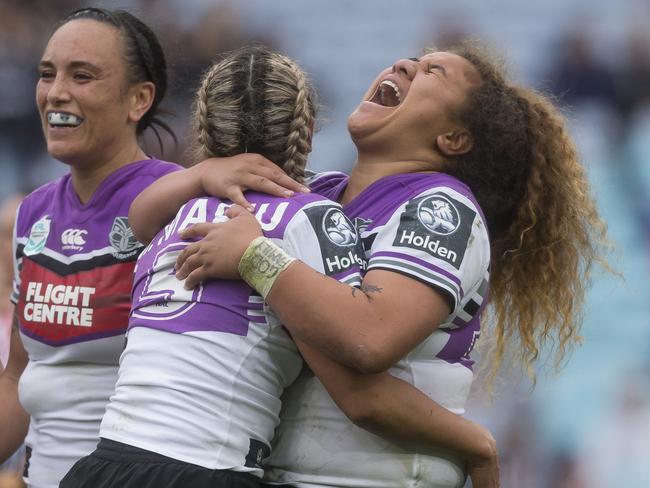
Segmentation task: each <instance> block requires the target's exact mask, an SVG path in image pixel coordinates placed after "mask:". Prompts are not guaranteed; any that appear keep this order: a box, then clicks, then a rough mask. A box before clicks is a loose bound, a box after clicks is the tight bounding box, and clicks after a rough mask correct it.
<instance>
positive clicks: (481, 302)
mask: <svg viewBox="0 0 650 488" xmlns="http://www.w3.org/2000/svg"><path fill="white" fill-rule="evenodd" d="M347 180H348V177H347V176H346V175H345V174H343V173H338V172H328V173H324V174H321V175H319V176H316V177H315V178H313V179H312V180H311V181H310V187H311V189H312V191H315V192H317V193H320V194H322V195H324V196H327V197H328V198H331V199H332V200H337V199H338V198H339V196H340V195H341V194H342V192H343V191H344V190H345V187H346V185H347ZM343 209H344V211H345V213H346V215H347V216H348V218H350V219H351V220H352V221H353V222H354V224H355V226H356V228H357V230H358V231H359V234H360V236H361V238H362V242H363V246H364V249H365V254H366V257H367V259H368V270H372V269H384V270H390V271H394V272H396V273H400V274H403V275H406V276H409V277H411V278H413V279H415V280H418V281H420V282H422V283H425V284H427V285H429V286H432V287H434V288H436V289H437V290H438V291H440V292H441V293H443V294H444V295H445V296H447V297H448V298H449V299H450V303H452V304H453V310H452V313H451V314H450V315H449V316H448V317H447V319H446V320H445V321H444V323H442V324H441V325H440V327H439V328H438V329H437V330H436V331H435V332H433V333H432V334H431V335H430V336H429V337H428V338H427V339H426V340H424V341H423V342H422V343H421V344H419V345H418V346H417V347H416V348H415V349H414V350H413V351H411V352H410V353H409V354H408V355H407V356H406V357H404V358H403V359H402V360H400V361H399V362H398V363H397V364H396V365H395V366H394V367H392V368H391V369H390V373H391V374H392V375H394V376H396V377H398V378H401V379H403V380H405V381H408V382H409V383H411V384H413V385H414V386H416V387H417V388H418V389H419V390H421V391H422V392H424V393H425V394H427V395H428V396H429V397H431V398H432V399H433V400H435V401H436V402H438V403H439V404H441V405H442V406H444V407H446V408H447V409H449V410H451V411H453V412H455V413H457V414H462V413H464V408H465V403H466V400H467V396H468V394H469V389H470V386H471V383H472V364H473V362H472V360H471V357H470V353H471V351H472V349H473V347H474V344H475V342H476V340H477V339H478V336H479V330H480V323H479V316H480V313H481V311H482V309H483V308H484V306H485V303H486V299H487V292H488V279H489V274H488V269H489V263H490V244H489V238H488V232H487V229H486V226H485V219H484V218H483V216H482V214H481V211H480V209H479V207H478V204H477V203H476V201H475V199H474V196H473V195H472V194H471V192H470V190H469V189H468V188H467V187H466V186H465V185H464V184H462V183H461V182H459V181H458V180H456V179H455V178H452V177H450V176H448V175H445V174H441V173H429V174H422V173H418V174H404V175H395V176H388V177H385V178H382V179H381V180H379V181H376V182H375V183H374V184H372V185H370V186H369V187H367V188H366V189H365V190H364V191H363V192H361V193H360V194H359V195H358V196H357V197H356V198H355V199H354V200H352V201H351V202H349V203H348V204H347V205H345V206H344V207H343ZM315 432H317V433H318V435H314V433H315ZM266 476H267V478H268V480H269V481H272V482H277V483H290V484H291V485H294V486H299V487H316V486H340V487H357V488H359V487H367V488H370V487H372V488H383V487H386V488H388V487H390V488H396V487H403V486H411V485H413V486H423V487H424V486H427V487H436V488H458V487H461V486H463V484H464V482H465V475H464V473H463V464H462V462H460V460H457V459H455V458H454V457H453V456H452V455H451V454H450V453H444V454H443V455H441V456H440V457H433V456H423V455H419V454H415V453H412V452H408V451H405V450H403V449H401V448H399V447H398V446H396V445H394V444H392V443H390V442H388V441H386V440H384V439H381V438H379V437H377V436H375V435H373V434H370V433H369V432H367V431H365V430H362V429H360V428H358V427H356V426H355V425H354V424H352V423H351V422H350V420H349V419H347V418H346V417H345V415H344V414H343V413H342V412H341V411H340V410H339V409H338V407H337V406H336V404H335V403H334V402H333V401H332V399H331V398H330V397H329V395H328V393H327V391H326V390H325V388H324V387H323V386H322V384H321V383H320V382H319V381H318V379H317V378H315V377H314V376H313V374H312V373H311V372H310V371H308V370H307V368H305V370H304V371H303V372H302V373H301V374H300V376H299V377H298V379H297V380H296V382H295V383H294V384H293V385H292V386H291V388H289V389H288V390H287V393H286V394H285V397H284V405H283V410H282V416H281V424H280V428H279V431H278V435H277V437H276V440H275V442H274V452H273V455H272V457H271V459H270V460H269V467H268V470H267V475H266Z"/></svg>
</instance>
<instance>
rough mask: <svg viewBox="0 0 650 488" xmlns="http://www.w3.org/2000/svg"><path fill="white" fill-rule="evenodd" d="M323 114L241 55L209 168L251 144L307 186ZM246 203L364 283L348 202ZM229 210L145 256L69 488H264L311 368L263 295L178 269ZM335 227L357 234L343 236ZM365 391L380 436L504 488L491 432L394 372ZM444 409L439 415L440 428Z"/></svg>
mask: <svg viewBox="0 0 650 488" xmlns="http://www.w3.org/2000/svg"><path fill="white" fill-rule="evenodd" d="M314 110H315V102H314V96H313V92H312V91H311V88H310V86H309V84H308V82H307V80H306V78H305V75H304V73H303V72H302V71H301V70H300V69H299V68H298V67H297V66H296V65H295V63H293V62H292V61H291V60H289V59H288V58H286V57H284V56H282V55H279V54H277V53H273V52H270V51H268V50H267V49H265V48H263V47H261V46H253V47H246V48H242V49H240V50H238V51H235V52H233V53H231V54H229V55H227V56H226V57H225V58H224V59H222V60H221V61H219V62H218V63H216V64H215V65H214V66H213V67H212V68H211V69H210V70H209V71H208V72H207V73H206V75H205V76H204V79H203V82H202V85H201V87H200V89H199V91H198V94H197V99H196V109H195V121H196V133H197V144H196V146H197V148H196V150H197V158H199V159H201V158H206V157H208V156H215V155H219V156H226V157H227V156H229V155H230V154H237V153H238V152H241V151H242V150H243V149H244V148H250V149H252V150H255V151H258V152H259V153H260V154H264V155H265V156H266V157H268V158H269V159H271V160H272V161H274V162H276V164H278V165H279V166H281V167H282V169H283V170H285V171H287V172H288V174H290V175H291V176H292V177H293V178H296V179H300V178H302V174H303V172H304V166H305V163H306V157H307V154H308V152H309V149H310V139H311V127H313V120H314ZM269 134H271V135H272V137H269ZM191 174H192V173H191V169H190V170H187V171H186V175H191ZM178 175H181V173H178ZM170 176H171V175H170ZM184 179H191V177H185V178H184ZM162 184H166V183H165V182H162ZM246 198H247V199H248V200H249V201H250V202H252V205H253V208H254V210H253V211H254V213H255V215H256V218H257V219H258V220H259V221H260V223H261V225H262V228H263V229H264V234H265V235H266V236H267V237H268V238H269V239H272V240H273V241H274V242H276V243H277V244H278V245H279V246H280V247H281V248H283V249H285V250H286V252H291V253H292V254H294V255H297V256H300V259H301V260H302V261H303V262H305V263H307V264H309V265H310V266H312V267H313V268H314V269H316V270H318V271H319V272H321V273H323V274H325V275H328V276H332V277H333V278H335V279H337V280H338V281H341V282H342V283H345V284H346V286H358V284H359V283H360V271H361V268H362V267H363V266H364V265H365V263H364V261H363V258H362V256H361V254H362V249H361V247H360V241H359V239H358V236H357V234H356V231H355V230H354V226H353V225H352V223H351V222H350V221H349V220H348V219H347V218H346V217H345V216H344V214H343V213H342V212H341V209H340V206H339V205H338V204H334V203H332V202H330V201H328V200H326V199H324V198H323V197H321V196H318V195H315V194H311V195H309V194H300V195H298V196H296V197H294V198H273V197H269V196H267V195H263V194H259V193H252V192H249V193H247V194H246ZM230 206H231V203H230V202H228V201H224V200H221V199H218V198H196V199H193V200H190V201H189V202H186V203H184V204H183V205H182V207H181V209H180V211H178V213H177V214H176V217H175V218H174V220H173V221H172V222H171V223H169V224H168V225H167V226H166V227H165V228H164V229H163V230H162V231H161V232H159V233H158V234H157V235H156V236H155V237H154V238H153V240H152V241H151V244H150V245H149V246H148V247H147V249H146V250H145V251H144V252H143V253H142V255H141V257H140V259H139V261H138V265H137V268H136V275H135V280H134V292H133V308H132V312H131V320H130V323H129V332H128V336H127V337H128V341H127V346H126V348H125V351H124V353H123V355H122V358H121V362H120V371H119V378H118V381H117V386H116V391H115V394H114V395H113V396H112V397H111V402H110V403H109V405H108V407H107V411H106V415H105V416H104V419H103V421H102V427H101V431H100V436H101V441H100V443H99V445H98V448H97V450H96V451H95V452H94V453H93V454H91V455H90V456H88V457H86V458H83V459H81V460H80V461H79V462H78V463H77V464H76V465H75V466H74V467H73V468H72V470H71V471H70V472H69V473H68V475H67V476H66V478H65V479H64V480H63V482H62V484H61V486H62V487H64V488H70V487H82V486H88V487H91V486H92V487H109V486H116V487H117V486H119V487H131V486H132V487H136V486H137V487H147V486H156V487H161V486H170V487H172V486H173V487H175V486H179V487H180V486H193V487H194V486H195V487H201V486H238V487H240V486H258V485H259V482H260V477H261V476H262V474H263V463H264V460H265V459H267V458H268V456H269V453H270V443H271V439H272V437H273V434H274V430H275V428H276V426H277V423H278V415H279V408H280V394H281V393H282V390H283V389H284V387H285V386H287V385H288V384H289V383H291V382H292V381H293V379H294V378H295V377H296V376H297V375H298V373H299V371H300V368H301V366H302V361H301V359H300V356H299V353H298V350H297V349H296V345H295V344H294V342H293V341H292V340H291V338H290V337H289V335H288V334H287V333H286V331H285V329H284V328H283V327H282V326H281V323H280V322H279V321H278V320H277V318H276V317H275V315H274V314H273V313H272V311H271V310H269V309H268V308H267V307H266V306H265V305H264V303H263V296H264V295H265V291H264V290H262V291H261V292H260V293H261V294H258V293H257V292H255V291H253V290H252V288H251V287H250V286H249V285H247V284H246V283H244V282H242V281H230V280H229V281H226V280H212V281H206V282H205V283H203V284H202V285H200V286H199V287H198V288H196V289H195V290H187V289H185V288H184V287H183V284H182V283H181V282H180V281H178V280H177V279H176V278H175V277H174V271H173V265H174V262H175V260H176V257H177V256H178V255H179V254H180V252H182V250H183V249H184V248H185V247H186V246H187V242H184V241H183V240H181V239H180V238H179V237H178V235H177V233H178V232H181V231H182V230H183V229H185V228H186V227H188V226H189V225H192V224H194V223H196V222H201V221H203V222H205V221H209V222H213V221H221V220H224V219H225V216H224V214H225V212H226V211H227V208H228V207H230ZM332 226H334V228H335V229H339V228H345V229H346V230H352V233H351V234H350V233H344V234H343V236H344V237H343V238H342V239H340V238H339V239H332V238H331V237H330V235H329V233H328V229H329V228H331V227H332ZM331 263H337V265H336V266H332V265H331ZM259 265H260V266H261V267H262V268H263V267H264V263H259ZM298 346H299V347H300V349H301V351H302V352H303V354H305V357H306V358H307V360H308V362H309V361H312V360H314V364H316V367H317V369H318V371H319V373H320V371H326V374H329V375H330V376H332V374H333V373H334V374H335V375H336V376H337V379H336V381H335V382H333V384H337V385H338V386H337V389H338V391H336V392H333V395H335V396H337V395H343V394H344V395H348V394H350V393H352V394H356V393H357V391H356V390H355V391H350V390H345V389H342V388H341V386H340V383H342V382H343V383H350V384H352V383H351V381H350V380H351V379H355V378H356V377H359V376H361V375H359V374H354V373H348V372H346V371H342V370H341V368H337V367H334V369H332V370H328V368H327V364H328V360H327V359H326V358H324V357H320V355H319V354H318V353H315V352H314V351H311V350H309V349H308V348H306V349H304V350H302V348H303V346H304V344H301V343H298ZM304 347H306V346H304ZM323 364H324V365H326V366H323ZM327 371H329V372H327ZM324 381H327V380H324ZM361 381H363V382H364V388H365V392H366V395H369V396H367V397H366V403H368V404H373V403H376V404H377V405H378V407H377V416H378V418H379V419H378V420H377V421H376V423H374V424H373V425H372V426H370V425H369V428H371V429H372V430H373V431H375V432H378V433H381V434H385V435H387V436H389V437H394V438H399V437H404V429H405V427H407V428H408V430H407V434H406V437H409V438H416V439H417V440H418V441H420V442H421V443H422V445H423V446H426V447H423V449H431V447H432V445H438V444H444V445H445V446H446V447H449V448H450V449H456V448H458V449H459V450H460V451H462V454H463V455H465V456H466V457H467V458H470V457H471V460H472V461H473V462H474V463H475V464H476V471H475V472H476V478H475V481H476V486H477V487H487V486H494V485H488V484H487V483H486V482H483V483H482V482H481V476H482V477H483V479H487V477H488V476H492V477H494V473H495V471H496V458H495V457H494V449H493V446H492V444H491V443H490V441H491V437H490V436H489V434H488V433H487V432H486V431H485V430H484V429H482V428H481V427H479V426H477V425H475V424H473V423H471V422H468V421H466V420H464V419H462V418H460V417H457V416H455V415H453V414H451V413H449V412H447V411H446V410H444V409H442V408H441V407H439V406H438V405H437V404H435V403H434V402H432V401H431V400H430V399H429V398H427V397H426V396H425V395H424V394H422V393H421V392H420V391H418V390H416V389H415V388H414V387H412V386H411V385H409V384H408V383H406V382H404V381H402V380H399V379H397V378H395V377H393V376H391V375H389V374H387V373H386V374H381V375H374V376H373V377H372V378H370V377H369V378H363V380H361ZM355 385H358V383H356V384H355ZM339 391H343V393H339ZM373 397H374V398H373ZM405 406H406V407H408V408H409V410H407V411H405V410H404V407H405ZM432 412H437V413H439V415H436V416H435V417H433V418H429V417H430V415H431V413H432ZM367 420H370V418H368V419H367ZM370 423H371V422H368V424H370ZM415 432H417V433H416V434H414V433H415ZM486 440H487V443H486ZM486 444H487V446H486ZM486 451H488V453H487V454H486ZM479 459H480V460H481V461H482V462H483V464H482V465H480V466H479V463H478V462H477V461H478V460H479Z"/></svg>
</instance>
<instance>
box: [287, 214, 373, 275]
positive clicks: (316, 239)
mask: <svg viewBox="0 0 650 488" xmlns="http://www.w3.org/2000/svg"><path fill="white" fill-rule="evenodd" d="M278 244H280V245H281V246H282V247H283V249H284V250H285V251H286V252H287V253H289V254H290V255H291V256H293V257H295V258H298V259H300V260H301V261H303V262H304V263H305V264H307V265H309V266H311V267H312V268H314V269H315V270H316V271H318V272H320V273H323V274H324V275H326V276H330V277H332V278H335V279H337V280H338V281H341V282H343V283H346V284H348V285H351V286H359V285H360V284H361V272H362V270H363V269H364V268H365V264H366V263H365V258H364V253H363V247H362V245H361V239H360V238H359V235H358V234H357V231H356V229H355V227H354V225H353V224H352V222H351V221H350V219H348V217H346V215H345V214H344V213H343V210H342V209H341V206H340V205H339V204H337V203H334V202H330V201H319V202H315V203H312V204H310V205H307V206H305V207H304V208H303V209H302V210H301V211H300V212H298V213H297V214H296V215H295V217H294V218H293V219H292V220H291V222H289V224H288V225H287V228H286V230H285V234H284V239H283V240H282V242H279V243H278Z"/></svg>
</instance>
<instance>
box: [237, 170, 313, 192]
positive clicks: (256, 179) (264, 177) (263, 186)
mask: <svg viewBox="0 0 650 488" xmlns="http://www.w3.org/2000/svg"><path fill="white" fill-rule="evenodd" d="M246 187H247V188H248V189H250V190H255V191H259V192H262V193H267V194H269V195H274V196H277V197H290V196H293V195H294V193H295V192H300V193H309V188H307V187H306V186H303V185H301V184H300V183H298V182H297V181H294V180H292V179H291V178H289V177H288V176H287V175H286V174H285V173H284V172H283V171H282V170H280V168H277V169H276V170H271V171H264V170H262V169H261V168H260V171H259V174H251V175H248V178H247V180H246Z"/></svg>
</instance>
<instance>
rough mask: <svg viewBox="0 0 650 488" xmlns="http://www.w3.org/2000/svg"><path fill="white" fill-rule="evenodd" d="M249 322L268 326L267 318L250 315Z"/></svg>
mask: <svg viewBox="0 0 650 488" xmlns="http://www.w3.org/2000/svg"><path fill="white" fill-rule="evenodd" d="M248 320H249V321H250V322H252V323H254V324H266V316H264V317H255V316H251V315H248Z"/></svg>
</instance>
